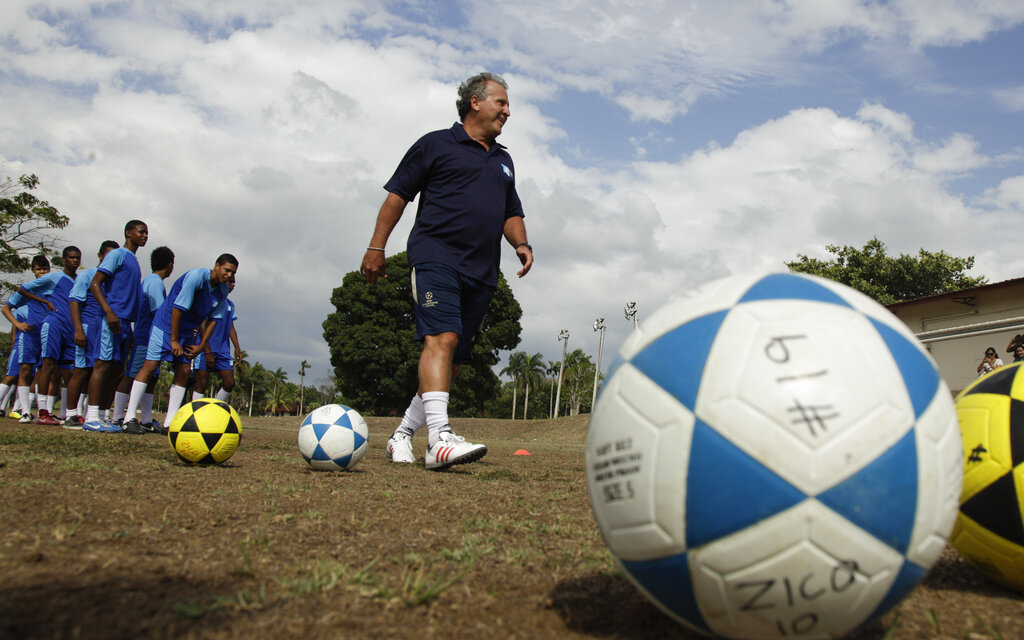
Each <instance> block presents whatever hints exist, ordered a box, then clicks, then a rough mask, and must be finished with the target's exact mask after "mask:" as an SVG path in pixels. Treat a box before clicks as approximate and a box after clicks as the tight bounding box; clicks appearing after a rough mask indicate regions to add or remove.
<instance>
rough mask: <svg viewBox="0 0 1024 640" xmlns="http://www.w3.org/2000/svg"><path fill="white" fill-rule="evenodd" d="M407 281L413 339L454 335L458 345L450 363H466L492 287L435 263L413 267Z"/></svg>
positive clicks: (489, 299) (491, 293)
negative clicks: (413, 308) (413, 313)
mask: <svg viewBox="0 0 1024 640" xmlns="http://www.w3.org/2000/svg"><path fill="white" fill-rule="evenodd" d="M411 278H412V296H413V300H414V301H415V303H416V339H417V340H423V338H424V337H425V336H435V335H438V334H441V333H446V332H449V331H450V332H453V333H457V334H459V344H458V346H457V347H456V348H455V357H454V358H453V359H452V362H453V363H455V364H463V363H466V362H469V358H470V356H471V355H472V352H473V341H474V340H475V339H476V336H477V334H478V333H479V332H480V327H481V326H483V323H484V316H486V315H487V308H488V307H489V306H490V304H491V298H493V297H494V291H495V287H492V286H490V285H486V284H483V283H482V282H480V281H479V280H475V279H473V278H470V277H467V276H464V275H462V274H461V273H459V272H458V271H456V270H455V269H452V268H451V267H449V266H447V265H443V264H440V263H437V262H425V263H422V264H418V265H416V266H415V267H413V269H412V273H411Z"/></svg>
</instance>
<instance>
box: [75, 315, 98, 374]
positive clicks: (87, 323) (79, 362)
mask: <svg viewBox="0 0 1024 640" xmlns="http://www.w3.org/2000/svg"><path fill="white" fill-rule="evenodd" d="M101 324H106V320H104V319H103V318H102V317H98V318H91V319H89V320H85V319H83V320H82V331H84V332H85V346H84V347H80V346H78V345H77V344H76V345H75V368H76V369H92V367H93V366H94V365H95V364H96V356H95V355H93V354H92V352H93V351H95V350H94V349H90V347H92V346H93V345H95V344H96V343H97V342H99V339H100V325H101Z"/></svg>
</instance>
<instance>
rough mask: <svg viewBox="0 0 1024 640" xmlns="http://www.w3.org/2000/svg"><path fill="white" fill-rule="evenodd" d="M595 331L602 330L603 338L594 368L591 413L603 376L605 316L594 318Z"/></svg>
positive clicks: (599, 343)
mask: <svg viewBox="0 0 1024 640" xmlns="http://www.w3.org/2000/svg"><path fill="white" fill-rule="evenodd" d="M594 331H600V332H601V339H600V341H598V346H597V368H596V369H595V370H594V397H593V398H591V400H590V413H594V405H595V404H597V381H598V379H600V377H601V352H603V351H604V318H598V319H597V320H594Z"/></svg>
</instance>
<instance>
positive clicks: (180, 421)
mask: <svg viewBox="0 0 1024 640" xmlns="http://www.w3.org/2000/svg"><path fill="white" fill-rule="evenodd" d="M167 439H168V440H169V441H170V443H171V449H174V453H176V454H178V457H179V458H181V461H182V462H186V463H188V464H220V463H222V462H224V461H225V460H227V459H228V458H230V457H231V455H232V454H233V453H234V452H235V450H236V449H238V443H239V441H241V439H242V419H241V418H239V417H238V412H236V411H235V410H234V408H233V407H231V405H229V404H227V403H225V402H221V401H220V400H215V399H213V398H200V399H198V400H194V401H192V402H190V403H188V404H186V405H184V406H183V407H182V408H181V409H178V412H177V413H175V414H174V419H173V420H172V421H171V426H170V428H169V429H168V431H167Z"/></svg>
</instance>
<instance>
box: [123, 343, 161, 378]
mask: <svg viewBox="0 0 1024 640" xmlns="http://www.w3.org/2000/svg"><path fill="white" fill-rule="evenodd" d="M150 335H152V334H150ZM148 353H149V343H148V341H147V342H144V343H142V344H136V345H135V349H133V350H132V355H131V357H130V358H128V366H126V367H125V370H126V371H127V372H128V377H129V378H134V377H135V376H137V375H139V372H140V371H142V365H144V364H145V363H146V355H147V354H148ZM159 375H160V368H159V367H158V368H157V370H156V371H154V372H153V377H154V378H156V377H157V376H159Z"/></svg>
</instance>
